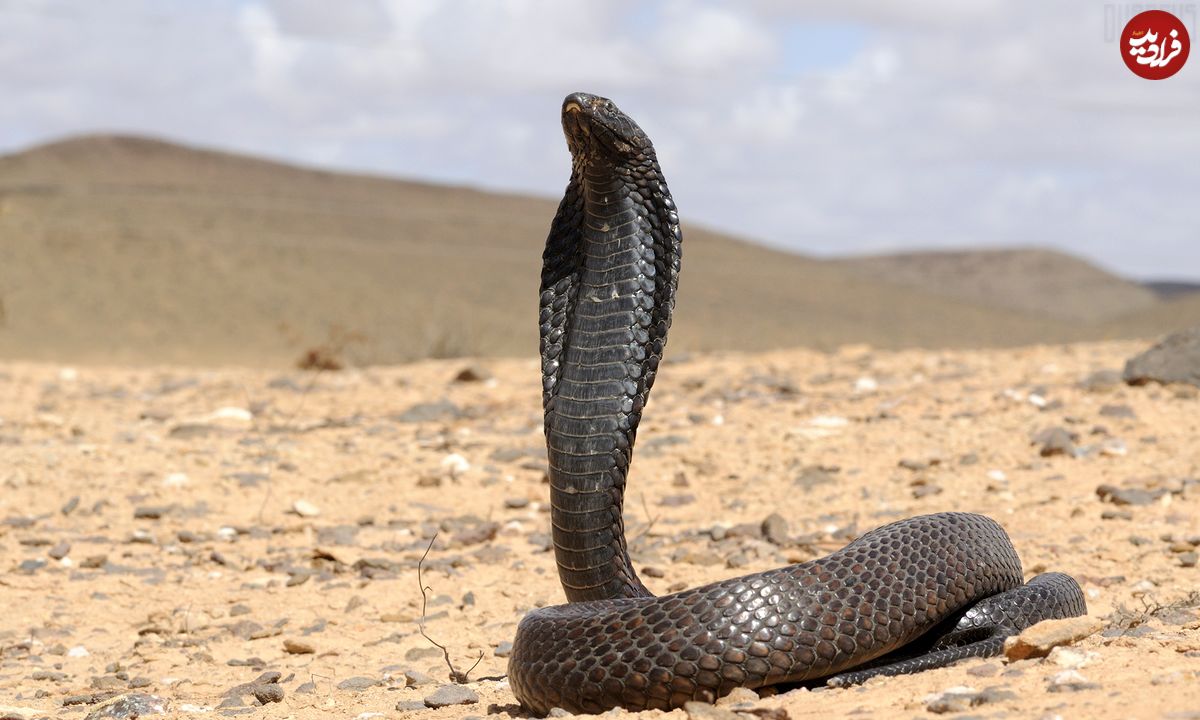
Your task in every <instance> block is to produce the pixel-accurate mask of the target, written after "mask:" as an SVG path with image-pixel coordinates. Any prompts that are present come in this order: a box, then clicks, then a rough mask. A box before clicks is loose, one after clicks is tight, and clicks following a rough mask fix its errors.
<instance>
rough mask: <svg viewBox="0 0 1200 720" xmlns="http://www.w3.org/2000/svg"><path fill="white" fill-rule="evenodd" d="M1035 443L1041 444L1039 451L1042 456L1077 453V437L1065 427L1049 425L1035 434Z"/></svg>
mask: <svg viewBox="0 0 1200 720" xmlns="http://www.w3.org/2000/svg"><path fill="white" fill-rule="evenodd" d="M1033 444H1034V445H1039V446H1041V447H1040V449H1039V450H1038V452H1039V454H1041V456H1042V457H1052V456H1054V455H1074V454H1075V438H1074V437H1073V436H1072V435H1071V432H1070V431H1069V430H1067V429H1066V428H1063V427H1057V426H1056V427H1048V428H1045V429H1043V430H1040V431H1038V432H1037V433H1035V434H1034V436H1033Z"/></svg>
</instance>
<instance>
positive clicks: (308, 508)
mask: <svg viewBox="0 0 1200 720" xmlns="http://www.w3.org/2000/svg"><path fill="white" fill-rule="evenodd" d="M292 512H294V513H296V514H297V515H299V516H300V517H302V518H314V517H316V516H318V515H320V514H321V510H320V509H319V508H317V506H316V505H313V504H312V503H311V502H309V501H307V500H303V499H301V500H297V501H295V502H294V503H292Z"/></svg>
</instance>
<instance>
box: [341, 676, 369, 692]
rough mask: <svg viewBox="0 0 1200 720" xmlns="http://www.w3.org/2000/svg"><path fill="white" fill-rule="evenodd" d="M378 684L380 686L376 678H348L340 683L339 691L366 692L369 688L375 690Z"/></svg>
mask: <svg viewBox="0 0 1200 720" xmlns="http://www.w3.org/2000/svg"><path fill="white" fill-rule="evenodd" d="M378 684H379V681H378V680H376V679H375V678H369V677H363V676H362V675H356V676H355V677H352V678H346V679H345V680H343V681H341V682H340V683H338V684H337V688H338V690H352V691H354V692H362V691H363V690H366V689H367V688H373V687H375V686H376V685H378Z"/></svg>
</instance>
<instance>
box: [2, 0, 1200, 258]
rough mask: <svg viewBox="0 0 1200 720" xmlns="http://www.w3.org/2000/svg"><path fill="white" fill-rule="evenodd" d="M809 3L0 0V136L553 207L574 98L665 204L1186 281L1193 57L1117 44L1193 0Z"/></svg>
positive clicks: (1187, 8)
mask: <svg viewBox="0 0 1200 720" xmlns="http://www.w3.org/2000/svg"><path fill="white" fill-rule="evenodd" d="M824 5H828V6H829V7H817V4H816V3H799V2H791V1H789V0H743V1H742V2H729V3H714V2H682V1H675V0H664V1H662V2H645V1H642V2H639V1H637V0H606V1H605V2H593V1H586V0H581V1H573V0H507V1H505V0H490V1H489V0H477V1H464V2H457V1H455V0H346V1H345V2H339V3H332V2H327V1H325V0H174V1H171V2H168V1H166V0H105V1H104V2H91V1H89V0H76V1H74V2H71V1H68V0H0V69H2V71H0V99H2V100H0V153H5V152H11V151H16V150H19V149H22V148H25V147H28V146H30V145H33V144H36V143H41V142H45V141H49V140H53V139H57V138H60V137H63V136H67V135H73V134H79V133H88V132H126V133H139V134H149V135H153V136H157V137H162V138H167V139H173V140H178V141H182V142H185V143H189V144H196V145H202V146H208V147H215V148H220V149H226V150H232V151H237V152H247V153H253V154H257V155H265V156H268V157H273V158H279V159H284V160H288V161H292V162H297V163H302V164H307V165H317V166H321V167H327V168H333V169H349V170H357V171H368V172H372V173H381V174H386V175H391V176H400V177H408V178H417V179H425V180H431V181H437V182H445V183H453V184H466V185H471V186H476V187H482V188H486V189H495V190H506V191H517V192H523V193H534V194H538V195H544V196H547V197H557V196H560V195H561V193H562V190H563V188H564V187H565V185H566V181H567V176H568V174H569V170H570V159H569V156H568V154H567V150H566V145H565V142H564V140H563V137H562V131H561V125H560V121H559V109H560V106H561V102H562V98H563V97H564V96H565V95H566V94H568V93H569V92H572V91H580V90H581V91H586V92H591V93H594V94H599V95H604V96H606V97H609V98H612V99H613V100H614V101H615V102H616V103H617V104H618V105H619V106H620V107H621V108H622V109H624V110H625V111H626V112H627V113H628V114H629V115H630V116H632V117H633V118H634V119H635V120H637V122H638V123H639V124H640V125H641V126H642V128H643V129H645V130H646V132H647V134H648V135H649V136H650V137H651V139H652V140H653V141H654V144H655V146H656V148H657V149H658V154H659V160H660V162H661V164H662V166H663V169H664V173H665V175H666V177H667V180H668V183H669V184H670V187H671V189H672V192H673V194H674V196H675V200H676V204H677V205H678V206H679V208H680V213H681V215H682V216H683V218H684V220H685V222H692V223H700V224H704V225H708V226H711V227H715V228H718V229H721V230H725V231H729V232H732V233H734V234H736V235H738V236H740V237H744V238H747V239H751V240H755V241H759V242H763V243H766V244H769V245H773V246H776V247H782V248H786V249H791V250H795V251H798V252H804V253H810V254H818V255H845V254H858V253H872V252H891V251H897V250H904V249H917V248H919V249H937V248H962V247H979V246H1045V247H1052V248H1057V249H1061V250H1064V251H1067V252H1071V253H1075V254H1078V255H1082V256H1084V257H1086V258H1088V259H1090V260H1092V261H1094V262H1097V263H1098V264H1100V265H1102V266H1103V267H1105V268H1107V269H1109V270H1113V271H1116V272H1119V273H1121V274H1124V275H1127V276H1131V277H1136V278H1151V277H1168V278H1182V279H1193V280H1200V223H1198V222H1197V220H1198V218H1197V212H1198V210H1197V208H1198V207H1200V204H1198V203H1197V191H1198V190H1200V51H1197V52H1195V53H1192V57H1191V59H1190V61H1189V62H1188V64H1187V65H1186V66H1185V67H1184V68H1183V69H1182V70H1181V71H1180V72H1179V74H1177V75H1175V76H1174V77H1172V78H1169V79H1167V80H1162V81H1148V80H1143V79H1141V78H1138V77H1136V76H1135V75H1134V74H1133V73H1131V72H1130V71H1129V70H1128V69H1127V68H1126V67H1125V65H1124V63H1123V62H1122V60H1121V57H1120V55H1119V52H1120V49H1119V43H1118V41H1119V35H1120V31H1121V29H1122V27H1123V26H1124V24H1125V21H1126V20H1127V19H1128V18H1129V17H1130V16H1131V15H1132V14H1133V12H1134V11H1135V10H1139V9H1142V8H1149V7H1164V8H1166V9H1168V10H1172V11H1174V12H1175V14H1176V15H1178V16H1179V17H1180V18H1181V20H1183V22H1184V24H1185V26H1186V27H1187V28H1188V30H1189V32H1190V33H1191V35H1192V37H1193V38H1195V37H1196V26H1197V14H1198V8H1197V3H1175V4H1167V5H1147V4H1138V5H1132V4H1128V3H1103V2H1085V1H1082V0H972V2H963V1H962V0H906V1H905V2H899V3H897V2H892V3H885V2H867V1H866V0H841V2H838V3H827V4H824ZM549 220H550V219H549V218H547V225H548V224H549ZM685 242H686V241H685Z"/></svg>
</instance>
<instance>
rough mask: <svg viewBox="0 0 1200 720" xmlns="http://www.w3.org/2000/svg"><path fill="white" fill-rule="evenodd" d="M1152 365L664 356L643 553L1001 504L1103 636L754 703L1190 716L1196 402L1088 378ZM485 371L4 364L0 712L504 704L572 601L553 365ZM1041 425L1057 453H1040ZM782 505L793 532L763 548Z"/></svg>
mask: <svg viewBox="0 0 1200 720" xmlns="http://www.w3.org/2000/svg"><path fill="white" fill-rule="evenodd" d="M1141 349H1142V346H1141V345H1140V344H1136V343H1116V344H1092V345H1074V346H1065V347H1045V348H1027V349H1019V350H1007V351H987V352H936V353H932V352H916V351H913V352H899V353H891V352H889V353H883V352H873V351H871V350H869V349H867V348H846V349H843V350H842V351H840V352H838V353H834V354H817V353H810V352H803V351H794V352H776V353H770V354H763V355H716V356H692V357H671V358H670V362H669V364H668V365H666V366H665V368H664V370H663V372H662V373H661V375H660V379H659V381H658V382H659V384H658V386H657V387H656V388H655V394H654V397H653V398H652V400H651V402H650V405H649V407H648V408H647V412H646V415H645V418H644V421H643V423H642V429H641V431H640V433H639V445H638V450H637V453H636V454H635V458H634V467H633V473H632V480H631V489H630V492H629V495H628V497H629V498H630V499H631V506H630V507H628V508H626V517H627V520H628V526H629V531H630V533H631V536H632V537H633V538H635V539H634V540H633V544H632V550H633V555H634V558H635V561H636V566H637V567H638V568H639V570H645V569H646V568H650V571H649V572H644V573H643V576H644V577H645V579H646V582H647V584H648V585H649V586H650V587H651V589H653V590H654V591H656V592H667V591H668V590H670V589H677V588H681V587H685V586H692V585H695V584H698V583H703V582H707V581H712V580H717V579H721V578H726V577H730V576H733V575H737V574H744V573H747V572H753V571H758V570H762V569H767V568H771V567H775V566H778V565H780V564H783V563H786V562H789V561H799V560H805V559H809V558H812V557H815V556H817V555H820V554H824V553H825V552H828V551H829V550H832V549H834V548H836V547H839V546H841V545H842V544H844V543H845V542H846V540H847V538H849V537H853V536H854V535H856V534H859V533H861V532H863V531H865V530H867V529H870V528H872V527H874V526H877V525H880V524H883V523H885V522H888V521H891V520H894V519H899V518H902V517H906V516H909V515H913V514H919V513H927V512H934V511H939V510H951V509H953V510H968V511H978V512H983V513H987V514H989V515H991V516H993V517H995V518H997V519H998V520H999V521H1000V522H1001V523H1002V524H1004V525H1005V526H1006V527H1007V528H1008V530H1009V533H1010V534H1011V536H1012V538H1013V541H1014V542H1015V544H1016V546H1017V548H1018V550H1019V551H1020V553H1021V555H1022V557H1023V559H1024V562H1025V568H1026V571H1027V572H1028V573H1030V574H1032V573H1034V572H1037V571H1040V570H1043V569H1055V570H1061V571H1064V572H1067V573H1070V574H1072V575H1074V576H1075V577H1076V578H1077V579H1079V581H1080V583H1081V585H1082V586H1083V588H1084V590H1085V592H1086V593H1087V597H1088V603H1089V608H1090V613H1091V614H1092V615H1094V616H1096V617H1098V618H1103V619H1104V620H1105V622H1106V624H1107V628H1106V629H1105V630H1104V631H1102V632H1101V633H1098V634H1096V635H1093V636H1091V637H1089V638H1087V639H1085V640H1083V641H1081V642H1080V643H1078V644H1077V646H1076V647H1075V650H1077V651H1078V652H1075V653H1056V655H1055V656H1053V657H1052V658H1051V659H1049V660H1024V661H1019V662H1012V663H1009V662H1006V661H1004V660H1002V659H993V660H974V661H968V662H965V663H963V664H960V665H957V666H955V667H951V668H947V669H943V670H936V671H932V672H928V673H924V674H921V675H916V676H910V677H902V678H889V679H881V680H876V681H872V682H870V683H868V684H867V685H866V686H864V687H861V688H856V689H850V690H815V691H812V690H796V691H793V692H788V693H783V694H778V695H774V696H768V697H764V698H762V699H755V700H753V701H752V702H749V703H748V704H747V705H744V706H738V707H741V708H742V709H751V708H755V709H759V710H763V709H769V708H784V709H785V710H786V712H787V714H788V716H790V717H792V718H806V717H840V716H851V715H855V716H862V717H897V716H898V717H923V716H930V715H931V714H932V710H930V709H929V708H930V707H931V704H930V701H929V699H928V696H929V695H931V694H937V693H941V692H943V691H945V690H946V689H948V688H951V687H954V686H970V687H973V688H976V689H978V690H986V689H988V688H994V689H996V691H994V692H991V693H987V694H986V702H984V704H981V705H978V706H976V707H974V708H971V709H970V710H969V711H968V714H969V715H972V716H975V717H989V718H997V717H1013V718H1037V717H1047V718H1050V717H1063V718H1088V719H1089V720H1098V719H1102V718H1126V717H1131V718H1156V717H1163V718H1176V719H1179V718H1200V595H1197V594H1196V593H1197V590H1198V589H1200V568H1197V567H1195V564H1196V555H1195V553H1196V548H1195V545H1196V544H1198V543H1200V482H1198V479H1200V443H1198V442H1197V438H1200V411H1198V407H1197V406H1198V403H1200V401H1198V400H1197V393H1196V392H1195V391H1194V390H1193V389H1191V388H1174V387H1159V386H1149V387H1139V388H1131V387H1126V386H1124V385H1120V384H1119V383H1111V382H1105V381H1104V380H1103V378H1101V379H1098V380H1094V381H1093V382H1091V383H1089V384H1088V385H1086V386H1085V385H1081V382H1080V381H1081V380H1082V379H1084V378H1086V377H1088V376H1089V375H1091V374H1092V373H1094V372H1095V371H1100V370H1106V369H1119V368H1120V367H1121V365H1122V363H1123V361H1124V359H1125V358H1127V357H1129V356H1130V355H1132V354H1134V353H1136V352H1138V351H1139V350H1141ZM471 365H472V364H471V363H468V362H463V361H437V362H427V363H421V364H415V365H410V366H403V367H391V368H382V369H370V370H364V371H348V372H341V373H326V374H321V375H306V374H301V373H295V374H284V375H279V374H272V373H268V372H259V371H247V370H181V369H157V370H128V369H119V368H107V369H100V368H66V367H60V366H47V365H24V364H6V365H0V606H2V607H3V614H2V615H0V706H7V707H8V709H7V710H6V711H2V712H0V717H2V716H4V712H8V713H11V714H13V715H14V716H17V717H21V716H26V717H29V716H37V715H46V716H53V717H68V718H71V717H83V716H84V715H85V714H87V713H88V712H90V711H92V710H94V709H95V703H98V702H102V701H103V700H104V699H105V698H107V697H109V696H111V695H114V694H118V693H127V692H138V693H150V694H155V695H158V696H161V697H163V698H166V699H167V700H168V701H169V703H170V711H169V712H170V713H171V714H173V715H176V716H185V717H204V716H218V715H239V714H252V715H254V716H255V717H264V718H275V717H279V718H283V717H289V718H324V717H347V718H353V717H359V716H362V717H372V716H384V717H414V718H416V717H420V718H463V717H470V716H485V715H499V716H510V715H511V716H516V717H522V714H521V712H520V710H519V708H518V707H517V706H516V705H515V700H514V698H513V695H512V693H511V691H510V690H509V688H508V685H507V683H506V681H505V680H504V673H505V664H506V660H505V659H504V657H503V656H504V655H505V654H506V642H507V641H510V640H511V639H512V636H513V633H514V630H515V628H516V624H517V622H518V620H519V619H520V617H521V616H522V614H523V613H524V612H525V611H527V610H528V609H530V608H533V607H537V606H541V605H545V604H553V603H557V602H560V601H561V600H562V592H561V590H560V588H559V586H558V582H557V579H556V576H555V573H554V565H553V559H552V555H551V553H550V552H548V536H547V533H548V529H549V515H548V514H547V512H546V510H547V507H546V495H547V488H546V485H545V483H544V464H545V457H544V450H543V439H542V430H541V408H540V396H539V391H538V389H539V382H538V377H537V374H538V371H537V365H536V363H535V362H534V361H533V360H532V359H528V360H510V361H490V360H489V361H486V362H481V363H479V364H476V365H475V367H476V368H477V369H478V371H479V372H480V373H481V374H483V375H487V376H490V377H489V378H488V379H484V380H477V381H459V380H456V379H455V378H456V376H457V375H458V373H459V371H460V370H462V369H463V368H464V367H468V366H471ZM1053 426H1060V427H1062V428H1064V429H1065V430H1066V431H1068V432H1070V433H1074V434H1075V435H1076V440H1075V451H1074V452H1073V453H1067V454H1059V455H1054V456H1049V457H1042V456H1041V454H1040V452H1039V449H1040V448H1039V446H1038V445H1035V444H1031V442H1030V438H1031V435H1032V434H1034V433H1036V432H1037V431H1039V430H1042V429H1044V428H1046V427H1053ZM1105 485H1108V486H1113V487H1112V488H1106V489H1105V490H1104V491H1102V492H1100V493H1098V492H1097V488H1098V487H1100V486H1105ZM1114 493H1115V495H1114ZM1114 501H1115V502H1114ZM1121 503H1126V504H1121ZM772 513H778V514H780V515H781V516H782V517H783V518H785V519H786V521H787V527H786V529H785V531H781V530H780V528H779V527H778V525H777V524H776V525H775V526H773V530H772V533H771V536H770V537H769V538H768V537H764V536H763V535H762V533H761V525H762V523H763V520H764V519H765V518H767V517H768V516H769V515H771V514H772ZM435 532H436V533H437V540H436V542H435V543H434V545H433V548H432V550H431V551H430V553H429V557H428V559H427V561H426V564H425V575H424V581H425V584H426V585H427V586H429V587H430V588H431V592H430V594H429V606H428V608H427V614H428V621H427V625H426V629H427V632H428V634H429V636H430V637H432V638H433V639H435V640H437V641H438V642H439V643H442V644H444V645H445V647H446V648H447V649H448V651H449V656H450V659H451V660H452V661H453V663H454V665H455V666H456V667H458V668H460V669H465V668H467V667H469V666H471V664H472V663H474V662H475V660H476V658H477V657H481V659H480V660H479V662H478V666H477V667H475V668H474V670H473V671H472V672H471V673H470V682H469V684H468V685H467V687H468V688H469V689H470V690H472V691H474V693H476V694H477V696H478V701H477V702H476V703H474V704H467V705H460V706H452V707H445V708H441V709H414V708H419V707H421V706H422V704H423V700H424V699H425V698H426V697H427V696H430V695H431V694H432V693H433V692H434V691H435V690H437V689H438V687H439V686H442V685H446V684H447V669H446V665H445V662H444V660H443V658H442V654H441V651H439V650H438V649H436V648H435V647H433V646H432V645H431V643H430V642H429V641H428V640H426V639H425V638H423V637H422V636H421V634H420V633H419V629H418V624H417V620H418V618H419V617H420V615H421V593H420V590H419V584H418V581H417V575H416V565H417V561H418V559H419V558H420V557H421V554H422V552H423V551H424V549H425V547H426V545H427V544H428V543H429V538H431V537H432V536H433V535H434V533H435ZM268 672H277V673H279V676H278V677H279V682H278V683H277V685H276V687H274V688H273V689H272V688H269V689H268V690H267V691H266V693H265V694H264V698H266V699H268V700H269V699H272V698H271V697H269V696H270V695H272V694H274V695H275V697H278V694H279V691H280V690H282V695H283V697H282V700H281V701H280V702H278V703H270V704H267V705H265V706H261V707H260V702H259V700H257V699H256V698H255V696H254V689H253V688H249V687H242V688H240V689H239V688H238V686H239V685H243V684H246V683H251V682H252V681H254V680H255V679H256V678H259V677H260V676H262V675H263V673H268ZM259 690H260V693H262V688H259ZM727 707H730V706H728V705H727ZM932 707H935V708H936V703H935V704H934V705H933V706H932ZM398 708H399V709H398ZM364 713H368V714H378V715H363V714H364ZM613 716H614V717H622V716H624V713H621V712H617V713H614V714H613ZM686 716H687V715H686V713H685V712H684V711H682V710H679V711H675V712H674V713H658V712H648V713H645V714H643V715H641V716H640V717H645V718H656V717H670V718H684V717H686ZM746 717H752V716H750V715H747V716H746ZM776 717H779V715H777V716H776Z"/></svg>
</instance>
